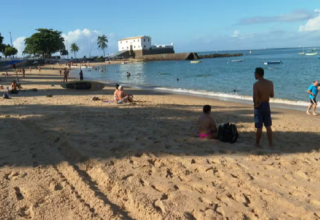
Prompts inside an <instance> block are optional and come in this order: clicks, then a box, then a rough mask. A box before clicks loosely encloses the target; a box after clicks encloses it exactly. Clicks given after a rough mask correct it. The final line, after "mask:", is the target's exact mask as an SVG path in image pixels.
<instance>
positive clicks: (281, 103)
mask: <svg viewBox="0 0 320 220" xmlns="http://www.w3.org/2000/svg"><path fill="white" fill-rule="evenodd" d="M111 65H112V64H111ZM100 66H108V65H100ZM75 70H76V69H72V72H71V74H72V75H73V77H74V78H75V79H78V77H77V73H75V72H74V71H75ZM86 75H87V76H88V75H89V74H86ZM87 76H86V78H87V79H88V80H92V81H99V82H101V83H104V84H105V85H109V86H110V85H112V84H114V85H115V84H116V83H121V82H115V81H109V80H99V79H94V78H90V77H87ZM121 84H122V85H124V86H126V87H130V88H136V89H142V90H152V91H158V92H161V93H169V94H177V95H186V96H191V97H203V98H208V99H215V100H219V101H225V102H234V103H240V104H247V105H251V106H252V105H253V104H252V103H253V101H252V99H251V97H249V96H242V95H237V94H235V95H233V94H231V93H219V92H208V91H196V90H189V89H180V88H168V87H160V86H153V85H138V84H131V83H125V82H122V83H121ZM270 105H271V107H272V108H281V109H287V110H290V109H293V110H297V111H306V108H307V107H308V105H309V103H308V102H305V101H293V100H287V99H270Z"/></svg>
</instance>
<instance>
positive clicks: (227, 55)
mask: <svg viewBox="0 0 320 220" xmlns="http://www.w3.org/2000/svg"><path fill="white" fill-rule="evenodd" d="M198 56H199V58H200V59H205V58H218V57H241V56H243V54H242V53H234V54H228V53H225V54H220V53H215V54H207V55H198Z"/></svg>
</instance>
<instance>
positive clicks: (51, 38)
mask: <svg viewBox="0 0 320 220" xmlns="http://www.w3.org/2000/svg"><path fill="white" fill-rule="evenodd" d="M36 30H37V31H38V32H37V33H34V34H33V35H32V36H31V37H28V38H26V39H25V45H26V47H25V49H24V51H23V53H24V54H33V55H37V56H39V55H42V56H43V57H51V54H53V53H56V52H60V51H62V50H65V46H64V38H63V37H62V36H61V32H60V31H54V30H52V29H44V28H39V29H36Z"/></svg>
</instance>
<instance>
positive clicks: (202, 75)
mask: <svg viewBox="0 0 320 220" xmlns="http://www.w3.org/2000/svg"><path fill="white" fill-rule="evenodd" d="M207 76H212V75H211V74H198V75H195V77H207Z"/></svg>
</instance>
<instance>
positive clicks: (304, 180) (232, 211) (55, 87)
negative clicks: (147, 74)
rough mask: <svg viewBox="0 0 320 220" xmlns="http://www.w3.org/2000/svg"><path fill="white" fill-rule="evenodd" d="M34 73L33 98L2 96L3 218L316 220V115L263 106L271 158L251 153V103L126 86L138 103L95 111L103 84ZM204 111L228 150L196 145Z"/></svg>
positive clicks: (319, 139) (105, 93)
mask: <svg viewBox="0 0 320 220" xmlns="http://www.w3.org/2000/svg"><path fill="white" fill-rule="evenodd" d="M33 72H34V73H33V74H34V75H30V74H29V71H27V75H26V76H27V79H25V80H21V82H22V84H23V87H24V88H26V89H32V88H37V89H38V92H21V93H20V94H19V95H12V99H10V100H2V99H0V219H1V220H2V219H5V220H7V219H46V220H48V219H49V220H51V219H54V220H59V219H319V218H320V200H319V198H320V190H319V182H320V171H319V165H320V151H319V147H320V144H319V143H320V135H319V132H320V126H319V124H320V123H319V122H320V117H314V116H308V115H306V114H305V112H301V111H293V110H284V109H275V108H273V109H272V110H273V129H274V142H275V149H269V148H268V143H267V140H266V134H265V132H264V134H263V139H262V148H261V149H256V148H255V147H254V140H255V129H254V124H253V111H252V106H251V105H247V104H239V103H233V102H223V101H218V100H215V99H209V98H198V97H192V96H183V95H174V94H168V93H158V92H155V91H150V90H138V89H132V88H125V90H126V91H127V92H129V93H132V94H134V98H135V100H136V101H137V102H135V103H133V104H123V105H117V104H112V103H103V102H101V101H92V100H91V99H92V97H94V96H98V97H99V98H101V99H104V100H112V96H113V91H114V89H113V86H112V87H110V86H107V87H106V88H105V89H104V90H102V91H97V92H83V91H70V90H64V89H62V88H61V87H60V86H59V84H60V82H61V80H62V78H61V77H60V76H59V72H58V71H57V70H45V68H43V70H42V73H41V74H38V73H37V72H35V71H33ZM113 74H115V73H113ZM0 78H1V79H2V81H1V82H0V84H2V85H9V83H10V80H11V79H10V78H5V77H2V76H1V77H0ZM3 80H5V81H3ZM48 94H52V95H53V97H51V98H50V97H46V95H48ZM204 104H210V105H212V107H213V113H212V115H213V117H214V118H215V120H216V122H217V124H220V123H223V122H233V123H236V124H237V126H238V129H239V132H240V137H239V139H238V142H237V143H235V144H228V143H221V142H219V141H214V140H201V139H199V138H198V137H196V129H197V126H196V121H197V117H198V115H199V114H200V113H201V109H202V106H203V105H204Z"/></svg>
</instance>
